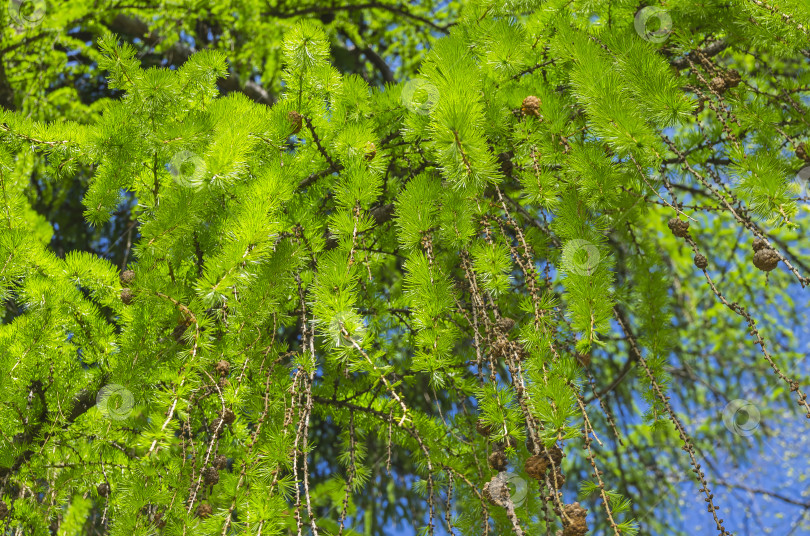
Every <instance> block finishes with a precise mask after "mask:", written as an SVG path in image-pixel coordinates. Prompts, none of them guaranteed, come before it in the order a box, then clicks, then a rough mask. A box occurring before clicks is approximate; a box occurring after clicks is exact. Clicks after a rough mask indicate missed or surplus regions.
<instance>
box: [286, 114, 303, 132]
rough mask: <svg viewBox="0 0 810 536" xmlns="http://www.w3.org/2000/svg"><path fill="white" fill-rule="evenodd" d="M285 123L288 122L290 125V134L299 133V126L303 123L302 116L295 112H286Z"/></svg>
mask: <svg viewBox="0 0 810 536" xmlns="http://www.w3.org/2000/svg"><path fill="white" fill-rule="evenodd" d="M287 121H289V122H290V125H292V132H290V134H298V133H299V132H301V125H302V124H303V123H304V116H303V115H301V114H299V113H298V112H296V111H295V110H290V111H289V112H287Z"/></svg>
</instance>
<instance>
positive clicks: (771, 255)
mask: <svg viewBox="0 0 810 536" xmlns="http://www.w3.org/2000/svg"><path fill="white" fill-rule="evenodd" d="M778 264H779V255H777V254H776V251H774V250H773V249H771V248H762V249H760V250H759V251H757V252H756V253H754V266H756V267H757V268H759V269H760V270H762V271H763V272H770V271H771V270H773V269H774V268H776V266H777V265H778Z"/></svg>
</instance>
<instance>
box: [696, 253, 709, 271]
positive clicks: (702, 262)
mask: <svg viewBox="0 0 810 536" xmlns="http://www.w3.org/2000/svg"><path fill="white" fill-rule="evenodd" d="M708 265H709V260H708V259H707V258H706V257H704V256H703V255H701V254H700V253H698V254H697V255H695V266H697V267H698V268H700V269H701V270H703V269H704V268H706V267H707V266H708Z"/></svg>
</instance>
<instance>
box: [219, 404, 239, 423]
mask: <svg viewBox="0 0 810 536" xmlns="http://www.w3.org/2000/svg"><path fill="white" fill-rule="evenodd" d="M234 420H236V414H235V413H234V412H233V410H232V409H231V408H225V411H223V412H222V421H223V422H224V423H225V424H232V423H233V421H234Z"/></svg>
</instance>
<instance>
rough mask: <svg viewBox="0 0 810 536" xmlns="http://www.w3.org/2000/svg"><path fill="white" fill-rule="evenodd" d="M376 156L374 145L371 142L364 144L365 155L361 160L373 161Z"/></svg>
mask: <svg viewBox="0 0 810 536" xmlns="http://www.w3.org/2000/svg"><path fill="white" fill-rule="evenodd" d="M376 155H377V146H375V145H374V142H373V141H370V142H368V143H366V146H365V154H364V155H363V158H365V159H366V161H367V162H370V161H371V160H374V157H375V156H376Z"/></svg>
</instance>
